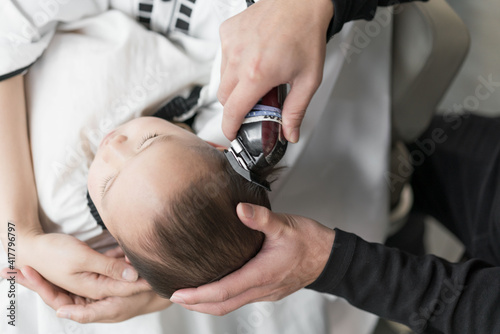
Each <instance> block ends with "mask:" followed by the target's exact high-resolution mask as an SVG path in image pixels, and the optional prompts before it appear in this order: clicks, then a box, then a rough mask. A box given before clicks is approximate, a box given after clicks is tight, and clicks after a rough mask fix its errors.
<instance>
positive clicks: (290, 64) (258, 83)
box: [217, 0, 333, 143]
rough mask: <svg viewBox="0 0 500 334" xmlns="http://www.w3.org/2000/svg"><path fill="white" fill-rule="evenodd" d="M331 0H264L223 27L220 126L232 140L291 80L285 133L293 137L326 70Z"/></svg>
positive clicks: (331, 9) (289, 138) (296, 133)
mask: <svg viewBox="0 0 500 334" xmlns="http://www.w3.org/2000/svg"><path fill="white" fill-rule="evenodd" d="M332 16H333V3H332V1H331V0H314V4H313V3H311V2H309V1H302V0H260V1H259V2H257V3H255V4H254V5H252V6H250V7H249V8H247V9H246V10H244V11H243V12H242V13H240V14H238V15H236V16H234V17H232V18H230V19H228V20H227V21H225V22H224V23H223V24H222V25H221V27H220V37H221V46H222V62H221V83H220V86H219V91H218V93H217V97H218V98H219V101H220V102H221V103H222V105H224V115H223V119H222V131H223V132H224V135H225V136H226V137H227V138H228V139H229V140H233V139H235V138H236V133H237V132H238V129H239V128H240V126H241V124H242V121H243V119H244V117H245V115H246V114H247V113H248V110H250V109H251V108H252V107H253V106H254V105H255V104H256V103H257V101H258V100H259V99H260V98H261V97H262V96H264V94H266V93H267V92H268V91H269V90H270V89H271V88H273V87H275V86H278V85H280V84H283V83H288V84H290V86H291V89H290V92H289V94H288V97H287V99H286V101H285V103H284V105H283V133H284V136H285V138H286V139H287V140H288V141H290V142H292V143H295V142H297V141H298V139H299V129H300V124H301V123H302V119H303V118H304V114H305V111H306V108H307V106H308V104H309V102H310V100H311V98H312V96H313V95H314V93H315V92H316V89H317V88H318V86H319V84H320V83H321V80H322V76H323V65H324V62H325V50H326V41H327V30H328V25H329V24H330V20H331V19H332Z"/></svg>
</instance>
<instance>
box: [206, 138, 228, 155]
mask: <svg viewBox="0 0 500 334" xmlns="http://www.w3.org/2000/svg"><path fill="white" fill-rule="evenodd" d="M206 143H207V144H208V145H210V146H213V147H215V148H216V149H217V150H219V151H221V152H223V151H224V150H226V149H227V147H226V146H222V145H219V144H216V143H212V142H211V141H208V140H206Z"/></svg>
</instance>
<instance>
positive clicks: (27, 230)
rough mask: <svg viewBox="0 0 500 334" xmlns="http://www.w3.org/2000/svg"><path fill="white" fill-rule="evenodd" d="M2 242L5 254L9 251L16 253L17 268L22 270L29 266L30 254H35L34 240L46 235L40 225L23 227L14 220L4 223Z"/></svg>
mask: <svg viewBox="0 0 500 334" xmlns="http://www.w3.org/2000/svg"><path fill="white" fill-rule="evenodd" d="M2 225H3V226H2V228H1V233H0V241H1V243H2V247H3V249H4V251H5V252H7V249H8V248H10V250H12V251H14V253H15V260H16V263H15V264H16V267H18V268H20V267H22V266H25V265H29V263H28V261H27V257H28V255H29V253H33V252H34V248H35V242H34V239H35V238H36V237H37V236H39V235H42V234H44V232H43V230H42V227H41V226H40V225H38V226H36V225H31V226H27V225H23V224H21V223H19V224H17V223H16V222H15V221H13V220H9V221H4V222H3V223H2ZM12 251H11V252H10V253H12Z"/></svg>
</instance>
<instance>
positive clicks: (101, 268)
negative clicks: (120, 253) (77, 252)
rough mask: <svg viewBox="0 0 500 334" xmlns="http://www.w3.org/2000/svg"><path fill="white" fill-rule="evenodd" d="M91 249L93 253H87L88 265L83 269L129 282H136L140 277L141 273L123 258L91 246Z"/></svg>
mask: <svg viewBox="0 0 500 334" xmlns="http://www.w3.org/2000/svg"><path fill="white" fill-rule="evenodd" d="M89 251H90V252H92V255H90V254H88V255H87V256H88V257H87V261H86V264H87V265H86V266H85V268H82V271H88V272H92V273H98V274H101V275H104V276H107V277H110V278H113V279H115V280H121V281H128V282H135V281H136V280H137V279H138V278H139V274H138V273H137V271H136V270H135V269H134V267H132V266H131V265H130V264H128V263H126V262H125V261H124V260H123V259H115V258H113V257H110V256H107V255H104V254H101V253H99V252H97V251H94V250H92V249H90V248H89ZM115 252H117V251H115Z"/></svg>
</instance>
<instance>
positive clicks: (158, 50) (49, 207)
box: [0, 9, 391, 334]
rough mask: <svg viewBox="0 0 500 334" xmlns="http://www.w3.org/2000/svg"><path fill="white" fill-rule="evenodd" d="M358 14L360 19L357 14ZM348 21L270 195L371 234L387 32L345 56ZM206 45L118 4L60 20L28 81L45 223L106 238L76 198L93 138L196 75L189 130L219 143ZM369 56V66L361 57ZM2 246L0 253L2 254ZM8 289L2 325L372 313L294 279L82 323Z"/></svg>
mask: <svg viewBox="0 0 500 334" xmlns="http://www.w3.org/2000/svg"><path fill="white" fill-rule="evenodd" d="M234 10H237V9H234ZM364 25H365V23H364V22H359V23H357V24H356V26H355V27H357V28H356V29H360V28H361V29H363V27H364ZM356 29H353V26H352V25H349V26H346V27H345V29H344V31H343V32H342V34H341V35H339V36H338V37H336V38H335V39H334V41H332V42H330V43H329V47H328V57H327V58H328V61H327V66H326V69H325V77H324V78H325V79H324V82H323V84H322V86H321V87H320V90H319V91H318V93H317V94H316V96H315V98H314V100H313V102H312V104H311V107H310V111H309V113H308V115H307V117H306V120H305V122H304V126H303V128H302V135H301V142H300V144H297V145H291V147H290V148H289V150H288V152H287V157H286V161H285V163H286V164H287V165H288V166H289V169H288V171H287V173H285V175H284V176H283V178H282V180H281V182H280V183H278V184H277V187H275V188H276V189H275V190H274V191H273V193H272V198H273V205H274V207H275V208H276V209H278V210H283V211H288V212H296V213H302V214H306V215H308V216H310V217H312V218H315V219H317V220H319V221H321V222H322V223H324V224H326V225H328V226H330V227H334V226H341V227H343V228H345V229H347V230H350V231H354V232H357V233H358V234H360V235H361V236H363V237H365V238H367V239H370V240H373V241H380V240H382V237H383V235H384V224H385V221H386V218H387V215H386V211H385V207H386V206H385V204H386V195H385V190H384V189H385V182H384V178H383V171H384V170H385V158H386V147H387V142H388V119H389V118H388V108H389V103H388V91H389V85H388V83H389V80H388V75H389V70H388V59H389V57H387V55H388V52H389V45H390V44H389V40H390V33H391V31H390V29H389V28H385V29H383V30H382V31H381V33H380V35H379V36H378V37H377V38H373V40H371V42H370V43H369V44H368V45H367V46H365V48H364V49H363V50H362V52H361V53H360V54H356V55H354V56H352V57H351V58H352V59H351V60H352V61H351V62H349V64H347V62H346V61H345V59H346V58H345V57H344V54H343V51H342V48H339V45H340V44H341V43H344V49H345V46H346V45H347V44H346V43H350V42H351V41H352V39H353V38H355V37H356ZM186 38H187V37H186ZM189 43H190V45H193V44H191V43H194V44H196V43H198V42H197V41H195V40H190V41H189ZM203 48H204V49H205V51H206V52H207V53H211V54H212V55H213V57H212V59H211V61H207V62H200V61H199V58H198V57H197V56H196V55H195V54H193V53H192V50H194V49H196V47H195V48H194V49H193V48H189V49H188V50H189V52H187V51H186V52H183V51H182V49H181V48H179V47H178V46H176V45H175V44H173V43H172V42H170V41H169V40H167V39H166V38H165V37H163V36H160V35H158V34H156V33H153V32H150V31H147V30H145V29H143V28H142V27H141V26H139V25H138V24H136V23H135V22H134V21H132V20H131V19H129V18H128V17H126V16H125V15H123V14H122V13H120V12H116V11H110V12H106V13H104V14H102V15H100V16H97V17H92V18H86V19H83V20H81V21H78V22H74V23H69V24H66V25H63V26H61V27H60V29H59V31H58V32H57V33H56V34H55V37H54V39H53V40H52V42H51V44H50V45H49V47H48V49H47V52H46V54H45V56H44V57H43V58H42V59H41V60H40V61H39V62H37V63H36V64H35V65H34V66H33V68H32V69H31V70H30V73H29V74H28V76H27V80H26V81H27V85H26V89H27V94H28V109H29V117H30V136H31V144H32V151H33V161H34V170H35V177H36V182H37V187H38V195H39V199H40V205H41V208H42V211H43V212H42V224H43V227H44V230H45V231H46V232H62V233H68V234H72V235H74V236H76V237H77V238H79V239H81V240H84V241H87V242H89V244H91V245H92V246H94V247H95V248H97V249H104V248H106V247H109V246H110V245H112V244H113V242H114V240H113V239H112V238H111V237H110V236H109V234H107V233H105V232H103V231H102V230H101V228H100V227H99V226H98V225H97V224H96V223H95V221H94V220H93V219H92V217H91V216H90V213H89V210H88V208H87V204H86V200H85V194H86V175H87V171H88V166H89V163H90V162H91V160H92V156H93V153H94V152H95V150H96V145H97V144H98V143H99V142H100V139H101V138H102V136H103V135H104V134H106V133H107V132H108V131H110V130H111V129H112V128H114V127H115V126H117V125H119V124H121V123H123V122H124V121H127V120H129V119H132V118H134V117H138V116H140V115H141V114H145V115H147V114H151V113H152V112H153V111H154V110H155V108H156V107H157V106H158V105H159V104H161V103H162V102H163V101H165V100H167V99H168V98H169V97H172V96H173V95H176V94H178V93H179V92H181V93H182V92H183V91H185V90H187V89H188V88H189V87H191V86H192V85H193V84H202V85H205V88H204V90H203V92H202V101H204V102H203V106H202V107H201V108H200V116H199V117H198V119H197V121H196V123H195V128H196V130H197V131H198V134H199V135H200V136H201V137H202V138H204V139H207V140H211V141H214V142H218V143H221V144H227V142H225V139H224V137H223V136H222V132H221V129H220V120H221V116H222V109H221V106H220V105H219V104H218V102H217V101H216V100H215V92H216V88H217V84H218V71H219V70H218V68H217V66H215V67H212V64H216V65H218V60H217V59H215V60H214V57H215V54H216V51H217V50H218V45H217V43H214V42H211V43H205V44H204V46H203ZM374 63H377V67H376V68H372V67H371V66H370V64H374ZM332 91H333V92H334V93H333V94H332ZM358 94H359V95H361V94H362V95H363V96H364V97H363V99H359V98H358ZM327 104H329V105H328V107H327ZM324 111H326V112H324ZM318 124H319V125H318ZM285 181H286V182H285ZM20 247H29V245H20ZM0 256H1V260H0V265H1V264H2V263H1V262H3V261H4V259H5V256H4V254H0ZM50 260H51V259H47V261H50ZM6 289H7V282H6V281H5V280H2V281H0V295H1V296H2V297H1V300H2V302H1V303H0V309H2V310H5V308H6V306H5V302H4V300H6V299H5V298H4V296H6V295H7V292H6V291H7V290H6ZM17 292H18V299H17V305H18V310H19V312H18V314H17V325H18V326H17V327H16V328H12V327H11V326H7V323H6V321H5V317H4V316H2V317H1V319H3V320H1V321H0V332H1V333H23V334H25V333H30V334H31V333H33V334H35V333H41V334H52V333H86V334H91V333H107V334H114V333H120V334H128V333H134V334H135V333H153V334H154V333H158V334H159V333H180V334H184V333H192V334H205V333H207V334H209V333H210V334H214V333H217V334H219V333H220V334H226V333H228V334H233V333H266V334H270V333H287V334H288V333H291V334H295V333H296V334H301V333H314V334H316V333H317V334H327V333H342V334H349V333H353V334H362V333H369V332H370V331H371V329H372V328H373V324H374V322H375V319H376V318H375V317H374V316H372V315H368V314H366V313H364V312H361V311H358V310H355V309H353V308H352V307H350V306H349V305H347V303H345V302H344V301H342V300H338V299H336V298H335V297H332V296H326V295H321V294H318V293H315V292H313V291H308V290H304V291H300V292H298V293H296V294H294V295H292V296H289V297H288V298H285V299H284V300H283V301H281V302H279V303H256V304H252V305H247V306H245V307H243V308H241V309H239V310H237V311H235V312H233V313H232V314H229V315H227V316H224V317H213V316H209V315H204V314H198V313H194V312H188V311H186V310H184V309H182V308H180V307H178V306H176V305H174V306H172V307H170V308H168V309H166V310H164V311H162V312H157V313H154V314H148V315H144V316H140V317H136V318H133V319H130V320H128V321H125V322H122V323H117V324H89V325H80V324H77V323H74V322H71V321H68V320H64V319H58V318H56V316H55V311H53V310H52V309H50V308H49V307H48V306H46V305H45V304H44V303H43V301H42V300H41V299H40V298H39V297H38V296H37V295H36V294H34V293H33V292H31V291H29V290H27V289H24V288H23V287H21V286H17ZM6 302H8V301H6ZM2 312H3V311H2Z"/></svg>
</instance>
